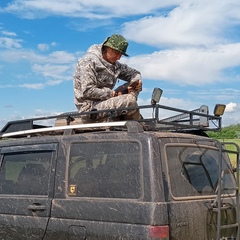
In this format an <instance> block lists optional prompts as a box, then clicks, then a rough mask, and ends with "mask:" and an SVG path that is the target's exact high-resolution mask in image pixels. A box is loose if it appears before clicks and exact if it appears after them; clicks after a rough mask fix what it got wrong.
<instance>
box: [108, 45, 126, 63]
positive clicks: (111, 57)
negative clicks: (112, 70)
mask: <svg viewBox="0 0 240 240" xmlns="http://www.w3.org/2000/svg"><path fill="white" fill-rule="evenodd" d="M121 57H122V53H120V52H119V51H117V50H115V49H112V48H109V47H107V48H106V54H105V60H106V61H108V62H109V63H112V64H113V63H115V62H116V61H117V60H119V59H120V58H121Z"/></svg>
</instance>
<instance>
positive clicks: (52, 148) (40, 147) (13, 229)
mask: <svg viewBox="0 0 240 240" xmlns="http://www.w3.org/2000/svg"><path fill="white" fill-rule="evenodd" d="M56 149H57V144H34V145H21V144H19V146H16V145H15V146H8V147H2V148H1V149H0V151H1V152H0V157H1V158H0V160H1V169H0V206H1V207H0V236H1V239H7V240H9V239H31V240H35V239H42V238H43V236H44V234H45V230H46V227H47V223H48V220H49V217H50V209H51V200H52V199H51V195H52V191H51V189H50V186H51V185H52V181H53V177H52V175H53V172H51V169H52V168H53V167H52V165H53V164H54V162H55V157H56Z"/></svg>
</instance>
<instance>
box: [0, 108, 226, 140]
mask: <svg viewBox="0 0 240 240" xmlns="http://www.w3.org/2000/svg"><path fill="white" fill-rule="evenodd" d="M134 109H139V110H152V118H145V119H144V118H143V119H141V120H138V122H140V123H142V122H143V123H142V125H143V126H144V123H145V125H146V127H145V128H144V129H145V130H167V131H168V130H170V131H175V130H186V129H190V130H192V129H198V130H204V131H219V130H220V129H221V119H222V118H221V116H216V115H209V113H208V107H207V106H205V105H203V106H201V107H200V108H199V109H195V110H192V111H187V110H184V109H179V108H173V107H169V106H164V105H159V104H155V105H144V106H139V107H138V108H121V109H117V110H116V109H108V110H100V111H90V112H83V113H78V112H68V113H63V114H60V115H55V116H46V117H39V118H30V119H23V120H17V121H11V122H8V123H7V124H6V125H5V126H4V127H3V128H2V130H1V132H0V134H1V135H0V136H1V137H3V136H8V137H9V136H13V135H15V136H17V135H18V136H24V135H27V133H29V134H32V133H37V132H38V133H44V132H45V133H46V132H54V131H55V132H58V131H60V130H61V131H63V130H65V129H68V128H69V129H77V128H78V129H86V128H88V126H89V127H90V128H91V129H92V130H96V128H100V127H102V124H103V126H105V127H107V126H109V127H110V126H116V124H119V125H118V127H120V126H121V125H124V124H125V123H126V121H123V122H122V123H121V124H120V123H117V122H114V117H115V116H116V111H117V112H119V111H126V110H134ZM163 110H164V111H165V110H166V111H170V112H171V113H172V112H174V113H178V114H175V115H173V116H171V117H168V118H162V119H161V118H160V114H161V113H162V111H163ZM102 112H105V113H108V117H107V118H106V121H107V122H106V123H100V122H98V123H96V121H95V123H92V124H91V125H88V124H78V122H77V121H75V120H76V119H81V116H82V115H89V114H90V115H91V114H98V113H102ZM53 119H55V121H56V119H63V122H64V124H63V125H64V126H63V125H61V126H57V127H56V126H45V125H40V124H36V122H39V121H46V120H53ZM210 121H212V122H213V121H215V123H214V122H213V127H212V128H211V127H210V126H209V122H210ZM73 124H74V125H73ZM72 126H73V127H72ZM13 132H14V134H13V135H11V134H10V133H13ZM18 132H19V133H18ZM6 134H8V135H6Z"/></svg>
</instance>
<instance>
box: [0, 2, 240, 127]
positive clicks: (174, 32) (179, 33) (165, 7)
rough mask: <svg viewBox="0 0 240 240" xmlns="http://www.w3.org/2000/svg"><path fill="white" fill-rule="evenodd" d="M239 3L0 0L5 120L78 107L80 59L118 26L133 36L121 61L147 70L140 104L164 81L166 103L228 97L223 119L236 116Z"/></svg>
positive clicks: (0, 109)
mask: <svg viewBox="0 0 240 240" xmlns="http://www.w3.org/2000/svg"><path fill="white" fill-rule="evenodd" d="M239 10H240V2H239V0H221V1H218V0H213V1H206V0H163V1H159V0H148V1H139V0H131V1H129V0H128V1H127V0H121V1H109V0H101V1H99V0H74V1H72V0H61V1H60V0H50V1H49V0H31V1H30V0H13V1H9V0H1V2H0V128H1V127H3V126H4V125H5V124H6V122H7V121H12V120H16V119H24V118H30V117H38V116H46V115H54V114H60V113H63V112H69V111H75V110H76V109H75V106H74V104H73V74H74V70H75V66H76V64H77V60H78V59H79V58H80V57H82V56H83V55H84V53H85V52H86V50H87V49H88V47H89V46H90V45H92V44H94V43H102V42H103V41H104V40H105V38H107V37H108V36H110V35H112V34H113V33H119V34H122V35H123V36H124V37H125V38H126V39H127V40H128V41H129V47H128V54H129V55H130V57H129V58H126V57H122V59H121V62H124V63H127V64H128V65H129V66H131V67H133V68H136V69H138V70H139V71H140V72H141V74H142V78H143V91H142V92H141V94H140V96H139V101H138V102H139V105H143V104H144V105H145V104H149V103H150V98H151V92H152V89H153V88H154V87H160V88H162V89H163V96H162V99H161V102H160V103H161V104H163V105H168V106H172V107H177V108H183V109H187V110H191V109H196V108H198V107H200V106H201V105H208V106H209V109H210V113H212V111H213V108H214V106H215V104H216V103H223V104H226V105H227V108H226V111H225V114H224V116H223V125H224V126H228V125H230V124H237V123H239V122H240V121H239V119H240V100H239V95H240V84H239V82H240V15H239ZM120 83H121V81H120ZM144 114H145V115H146V116H147V114H148V113H147V112H146V113H144ZM163 114H164V113H163Z"/></svg>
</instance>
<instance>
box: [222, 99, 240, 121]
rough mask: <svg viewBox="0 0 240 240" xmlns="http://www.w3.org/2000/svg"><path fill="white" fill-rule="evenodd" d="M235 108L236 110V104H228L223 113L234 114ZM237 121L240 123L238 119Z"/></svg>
mask: <svg viewBox="0 0 240 240" xmlns="http://www.w3.org/2000/svg"><path fill="white" fill-rule="evenodd" d="M236 108H237V104H236V103H233V102H230V103H228V104H227V105H226V109H225V112H235V111H236ZM239 108H240V107H239ZM239 121H240V119H239Z"/></svg>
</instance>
